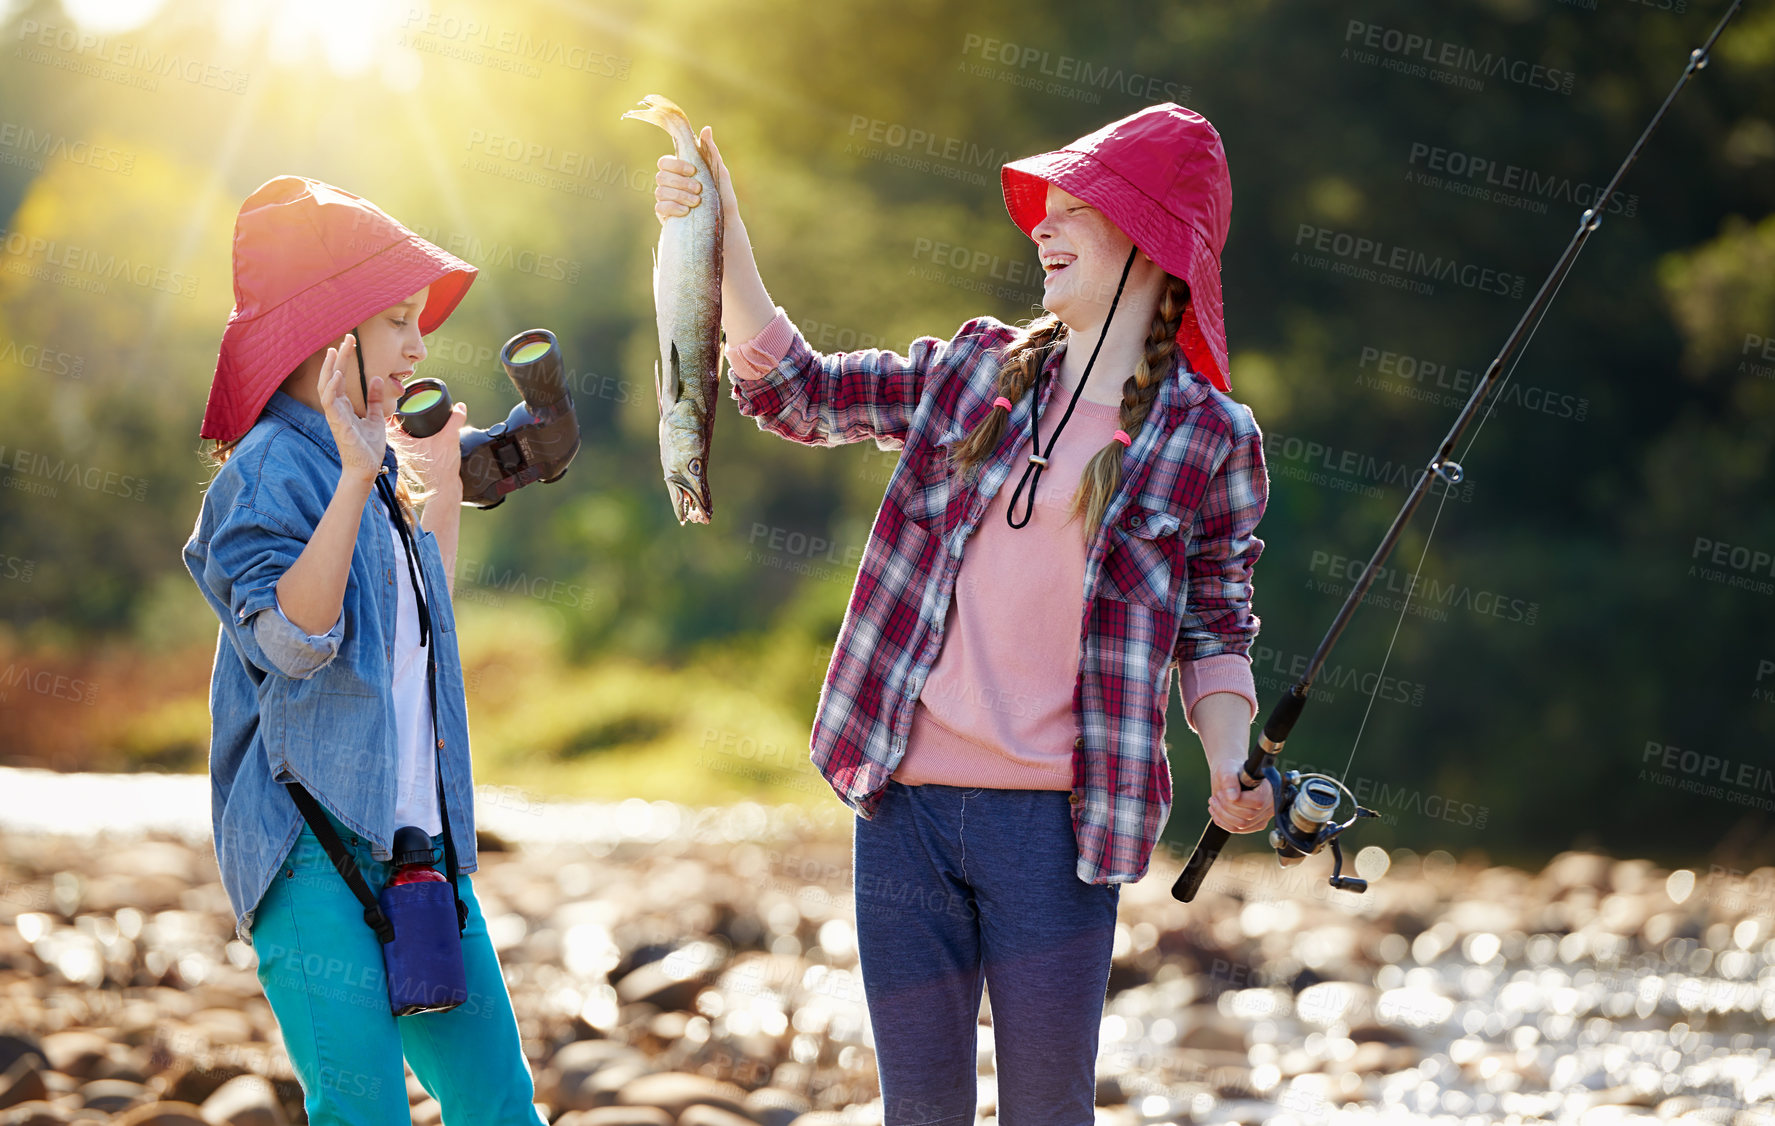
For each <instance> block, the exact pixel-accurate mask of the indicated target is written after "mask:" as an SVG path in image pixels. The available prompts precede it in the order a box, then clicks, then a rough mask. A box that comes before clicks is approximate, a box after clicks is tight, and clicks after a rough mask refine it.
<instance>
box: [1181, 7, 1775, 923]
mask: <svg viewBox="0 0 1775 1126" xmlns="http://www.w3.org/2000/svg"><path fill="white" fill-rule="evenodd" d="M1743 3H1744V0H1733V3H1732V6H1731V7H1730V8H1728V9H1727V10H1726V14H1725V16H1724V17H1723V18H1722V19H1721V20H1720V22H1719V25H1718V26H1717V27H1715V28H1714V29H1713V34H1712V35H1709V36H1708V37H1707V42H1705V43H1703V44H1702V45H1701V46H1700V47H1697V48H1696V49H1695V50H1693V51H1690V52H1689V63H1688V65H1687V66H1685V67H1684V68H1683V72H1682V75H1681V76H1680V77H1679V78H1677V80H1676V85H1675V86H1673V87H1671V90H1670V93H1669V94H1668V95H1666V96H1665V98H1664V104H1663V105H1661V106H1659V107H1658V112H1657V113H1655V114H1653V115H1652V120H1651V122H1650V123H1649V124H1648V125H1647V126H1646V127H1645V131H1644V132H1642V133H1641V134H1640V135H1639V140H1637V141H1635V142H1634V144H1633V149H1632V151H1630V152H1629V153H1628V154H1627V159H1626V160H1623V161H1622V162H1621V167H1620V168H1618V169H1616V170H1615V175H1614V177H1613V178H1612V179H1610V180H1609V183H1608V186H1607V187H1606V188H1604V189H1603V190H1602V194H1601V195H1599V196H1597V198H1596V202H1595V205H1594V206H1592V207H1591V208H1589V209H1588V210H1586V211H1585V212H1584V214H1583V215H1581V216H1579V217H1578V229H1577V230H1576V231H1575V232H1574V233H1573V234H1572V239H1571V242H1570V243H1568V244H1567V245H1566V248H1565V253H1564V254H1562V255H1560V258H1559V261H1558V262H1557V263H1555V264H1554V266H1553V272H1552V273H1550V274H1548V275H1547V280H1546V281H1544V282H1542V283H1541V288H1540V291H1539V292H1538V293H1536V294H1535V299H1534V300H1533V301H1531V302H1530V303H1529V307H1528V308H1527V309H1526V310H1524V312H1523V314H1522V317H1521V319H1520V320H1518V321H1517V322H1516V328H1515V329H1514V330H1512V331H1511V333H1510V337H1509V339H1507V340H1505V341H1504V347H1503V349H1502V350H1501V351H1499V352H1498V355H1497V358H1496V359H1494V360H1492V362H1491V366H1490V367H1488V368H1486V369H1485V378H1484V379H1482V380H1480V381H1479V386H1477V387H1475V388H1474V389H1473V394H1472V395H1471V396H1470V397H1469V398H1468V399H1467V405H1466V406H1464V407H1462V408H1461V413H1460V415H1459V416H1458V417H1456V419H1455V421H1454V426H1453V427H1451V428H1450V429H1449V432H1448V435H1447V437H1445V438H1443V439H1442V445H1441V446H1439V447H1438V448H1437V450H1436V456H1435V457H1432V458H1431V459H1430V463H1429V465H1427V466H1426V467H1425V468H1424V471H1423V472H1422V473H1421V474H1419V475H1418V479H1417V482H1416V484H1414V485H1413V486H1412V490H1411V495H1410V496H1408V497H1406V498H1405V507H1403V508H1401V509H1400V510H1399V515H1398V516H1396V517H1394V518H1393V524H1392V527H1390V528H1388V529H1387V534H1386V536H1385V537H1383V538H1382V539H1381V543H1380V546H1379V547H1377V548H1376V549H1375V552H1374V556H1373V557H1372V558H1371V559H1369V561H1368V566H1367V567H1365V568H1363V571H1362V576H1361V578H1359V579H1358V580H1357V581H1356V585H1355V587H1354V588H1353V589H1352V590H1351V591H1350V593H1349V596H1348V597H1346V598H1345V599H1344V604H1343V607H1342V608H1341V609H1340V610H1338V612H1337V617H1336V618H1335V619H1333V620H1332V623H1331V628H1330V629H1329V630H1328V631H1327V632H1326V634H1325V639H1324V640H1323V641H1321V642H1319V648H1318V649H1316V650H1314V652H1313V659H1312V660H1311V661H1310V662H1308V664H1307V668H1306V671H1305V672H1303V673H1302V674H1301V677H1300V679H1299V680H1297V681H1295V682H1294V684H1293V685H1292V686H1291V687H1290V688H1289V689H1288V691H1287V693H1286V694H1285V695H1284V696H1283V697H1282V698H1281V699H1280V700H1278V701H1277V702H1276V704H1275V706H1274V707H1272V708H1271V709H1270V713H1269V715H1268V716H1266V717H1265V719H1264V724H1263V729H1262V733H1261V734H1260V735H1259V736H1258V738H1257V742H1256V743H1254V744H1253V745H1252V747H1251V754H1250V756H1249V757H1248V758H1246V760H1245V765H1244V767H1242V768H1241V770H1240V772H1239V788H1240V789H1242V790H1255V789H1256V788H1257V787H1259V786H1261V785H1263V783H1264V781H1265V780H1266V779H1267V780H1268V781H1269V783H1270V785H1271V787H1272V788H1273V790H1274V792H1275V801H1276V813H1275V817H1276V824H1275V827H1274V828H1273V829H1271V830H1270V839H1269V843H1270V847H1271V848H1273V849H1275V851H1276V860H1277V861H1278V863H1280V864H1281V865H1282V867H1284V868H1288V867H1292V866H1294V865H1296V864H1299V863H1300V862H1301V861H1302V860H1305V859H1306V858H1307V857H1309V856H1311V855H1313V854H1314V853H1317V852H1319V851H1320V850H1321V849H1323V848H1325V847H1326V846H1327V845H1330V846H1331V860H1332V868H1331V886H1332V887H1334V888H1337V889H1339V890H1342V891H1358V892H1359V891H1365V890H1367V888H1368V882H1367V881H1366V880H1362V879H1359V878H1357V877H1355V876H1346V875H1344V874H1343V850H1342V849H1341V848H1340V847H1339V846H1338V837H1339V836H1340V835H1341V834H1342V833H1343V832H1344V830H1346V829H1348V828H1349V827H1350V826H1352V825H1354V824H1355V823H1356V822H1357V820H1359V819H1360V818H1363V817H1373V816H1375V814H1374V812H1373V811H1372V810H1367V809H1363V808H1362V807H1361V806H1359V805H1357V804H1356V799H1355V797H1354V795H1351V794H1350V792H1349V790H1348V788H1346V787H1345V786H1344V784H1343V783H1342V782H1340V781H1338V780H1337V779H1335V778H1332V777H1331V776H1330V775H1326V774H1308V775H1306V776H1304V777H1302V776H1301V774H1300V772H1299V771H1294V770H1291V771H1289V772H1288V773H1287V774H1281V773H1279V772H1278V771H1277V770H1276V757H1277V756H1278V755H1280V754H1281V753H1282V745H1283V743H1284V742H1286V741H1287V739H1288V735H1289V733H1290V732H1291V731H1293V730H1294V724H1295V721H1296V720H1298V719H1300V714H1301V711H1302V710H1303V709H1305V707H1306V705H1307V695H1308V693H1309V692H1311V690H1312V687H1313V678H1314V677H1316V676H1318V675H1319V669H1320V668H1321V667H1322V666H1323V665H1324V664H1325V658H1326V657H1327V656H1329V655H1330V653H1331V647H1332V646H1333V645H1335V644H1337V639H1338V637H1339V636H1340V635H1341V634H1342V633H1343V631H1344V627H1345V626H1347V625H1348V624H1349V622H1350V618H1351V617H1352V616H1353V615H1354V614H1355V613H1356V607H1357V606H1359V605H1361V603H1362V599H1363V597H1364V596H1365V595H1367V593H1368V588H1369V586H1370V585H1371V584H1372V583H1373V582H1374V577H1375V575H1376V573H1377V572H1378V571H1379V570H1380V566H1381V564H1382V563H1383V562H1385V560H1386V558H1387V556H1388V555H1389V554H1391V553H1392V551H1393V546H1394V545H1395V544H1396V543H1398V542H1399V535H1400V533H1401V532H1403V531H1404V530H1405V525H1406V524H1407V522H1409V521H1410V520H1411V516H1412V513H1414V512H1416V511H1417V507H1418V504H1419V503H1420V502H1421V501H1422V500H1423V499H1424V495H1425V494H1426V493H1427V492H1428V491H1429V488H1430V484H1431V482H1432V480H1435V479H1440V480H1442V481H1445V482H1447V483H1448V484H1449V485H1456V484H1459V483H1460V481H1461V478H1462V476H1463V475H1464V474H1463V470H1462V469H1461V466H1460V463H1459V462H1457V461H1455V460H1454V459H1453V456H1452V455H1453V454H1454V448H1455V443H1456V442H1458V441H1460V438H1461V435H1462V434H1463V433H1464V432H1465V431H1466V429H1467V424H1468V423H1470V422H1472V421H1473V416H1474V414H1476V413H1477V412H1478V410H1479V404H1480V403H1482V402H1483V401H1484V400H1485V397H1486V394H1487V393H1488V392H1490V391H1491V389H1492V385H1493V384H1494V383H1496V382H1497V379H1498V376H1499V375H1500V374H1501V373H1502V372H1503V370H1504V365H1505V364H1506V363H1508V362H1509V360H1510V358H1511V356H1513V355H1514V354H1515V353H1516V351H1517V349H1518V348H1519V347H1521V346H1523V344H1524V343H1525V341H1526V339H1527V337H1529V336H1532V335H1533V332H1534V326H1537V325H1538V324H1539V323H1540V317H1541V316H1542V315H1544V313H1545V312H1546V309H1547V306H1548V305H1549V304H1551V303H1552V301H1553V295H1554V294H1555V293H1557V292H1558V290H1559V287H1560V285H1561V284H1562V283H1563V282H1564V281H1565V276H1566V273H1567V272H1568V271H1569V270H1570V269H1571V267H1572V263H1573V262H1574V261H1576V260H1577V257H1578V252H1579V251H1580V250H1582V249H1583V247H1584V242H1585V240H1586V239H1588V238H1589V237H1590V235H1591V233H1592V232H1593V231H1595V230H1596V228H1597V227H1598V226H1600V225H1601V224H1602V211H1603V209H1604V208H1605V207H1607V206H1608V202H1609V199H1610V198H1611V197H1612V196H1613V195H1614V193H1615V187H1616V185H1618V184H1619V183H1620V182H1621V180H1622V178H1623V177H1624V176H1626V175H1627V171H1628V169H1630V168H1632V167H1633V164H1634V161H1636V160H1638V159H1639V152H1640V149H1642V148H1644V147H1645V143H1646V140H1647V139H1648V138H1650V137H1651V135H1652V131H1653V130H1654V129H1656V128H1658V123H1659V122H1661V121H1663V120H1664V114H1665V112H1666V111H1667V110H1669V109H1670V105H1671V103H1672V102H1674V101H1676V96H1677V95H1678V94H1679V93H1681V92H1682V89H1683V87H1684V86H1686V85H1687V84H1688V81H1689V78H1690V77H1691V76H1692V75H1693V74H1694V73H1695V72H1696V71H1698V70H1700V69H1701V68H1702V67H1705V66H1706V65H1707V56H1708V53H1709V52H1710V51H1712V50H1713V45H1714V42H1715V41H1716V40H1718V39H1719V37H1720V33H1721V32H1723V31H1725V30H1726V24H1728V23H1730V22H1731V20H1732V17H1733V16H1735V15H1737V14H1738V9H1739V7H1740V6H1741V5H1742V4H1743ZM1346 796H1348V797H1349V798H1350V804H1351V806H1352V807H1354V809H1355V812H1354V813H1352V814H1351V815H1350V816H1349V817H1348V818H1347V819H1345V820H1343V821H1337V820H1335V817H1336V814H1337V810H1338V808H1339V806H1340V805H1341V804H1342V799H1343V798H1344V797H1346ZM1230 836H1231V834H1230V833H1228V832H1227V831H1226V830H1225V829H1222V828H1221V827H1220V826H1219V825H1216V824H1214V823H1213V822H1212V821H1210V822H1209V823H1208V826H1207V828H1205V829H1203V830H1202V838H1201V840H1199V841H1197V842H1196V848H1195V851H1194V852H1193V853H1191V854H1190V858H1189V863H1187V864H1185V865H1184V868H1183V872H1182V874H1180V875H1179V876H1178V877H1177V882H1176V883H1175V884H1173V885H1172V887H1171V894H1172V895H1174V896H1176V897H1177V898H1178V899H1180V900H1182V901H1183V902H1185V903H1188V902H1190V901H1191V900H1193V899H1195V897H1196V892H1197V891H1199V890H1200V889H1201V887H1202V880H1203V878H1204V877H1206V876H1207V875H1208V869H1209V867H1210V866H1211V865H1213V863H1214V861H1215V860H1216V859H1217V858H1218V857H1219V856H1220V850H1221V849H1222V848H1223V847H1225V845H1226V842H1227V840H1228V839H1229V838H1230Z"/></svg>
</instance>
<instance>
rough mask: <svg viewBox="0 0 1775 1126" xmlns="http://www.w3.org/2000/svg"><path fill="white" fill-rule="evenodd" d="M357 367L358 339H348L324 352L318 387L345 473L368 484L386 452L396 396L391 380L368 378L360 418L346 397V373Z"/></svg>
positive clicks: (349, 337)
mask: <svg viewBox="0 0 1775 1126" xmlns="http://www.w3.org/2000/svg"><path fill="white" fill-rule="evenodd" d="M356 363H357V337H356V336H351V335H347V336H346V338H345V340H344V342H343V343H342V344H341V345H340V346H339V347H338V348H328V349H327V358H326V360H325V361H324V362H323V363H322V364H321V366H320V378H319V381H318V387H319V390H320V401H321V406H322V407H324V408H325V409H326V412H327V426H328V427H330V428H331V429H332V431H333V443H334V444H335V445H336V446H338V447H339V463H340V465H341V467H342V468H343V471H344V473H345V474H346V475H348V476H355V477H359V478H362V479H364V480H366V481H367V480H370V479H371V478H374V477H375V476H376V473H377V471H378V470H380V469H381V468H382V457H383V454H384V453H385V452H386V451H387V450H388V416H389V415H390V414H392V413H393V412H394V404H395V398H396V394H395V389H394V387H393V386H392V384H393V381H392V380H389V379H385V378H383V377H382V376H380V375H377V376H371V377H370V380H369V388H368V391H369V402H368V403H367V404H366V409H365V412H364V413H363V414H359V413H358V411H357V408H356V407H355V406H353V405H352V402H351V398H350V397H349V396H348V395H346V393H345V369H346V367H347V366H356Z"/></svg>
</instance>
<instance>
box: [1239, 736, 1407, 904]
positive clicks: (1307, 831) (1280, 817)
mask: <svg viewBox="0 0 1775 1126" xmlns="http://www.w3.org/2000/svg"><path fill="white" fill-rule="evenodd" d="M1263 775H1264V777H1265V778H1268V779H1269V780H1270V789H1271V791H1272V792H1274V794H1275V795H1276V824H1275V827H1274V828H1272V829H1271V830H1270V847H1271V848H1273V849H1275V850H1276V862H1277V863H1278V864H1280V865H1281V866H1282V867H1284V868H1292V867H1294V866H1295V865H1296V864H1299V863H1300V862H1301V861H1303V860H1305V859H1306V858H1307V857H1309V856H1312V855H1313V854H1314V853H1316V852H1318V851H1319V850H1321V849H1323V848H1324V847H1325V846H1327V845H1330V846H1331V886H1332V887H1334V888H1336V889H1338V890H1339V891H1356V892H1361V891H1367V890H1368V881H1367V880H1364V879H1361V878H1359V877H1356V876H1346V875H1344V874H1343V871H1344V853H1343V849H1342V848H1340V847H1339V846H1338V843H1337V838H1338V837H1339V836H1341V835H1342V834H1343V832H1344V830H1345V829H1348V828H1349V827H1350V826H1352V825H1354V824H1355V823H1356V822H1357V821H1359V820H1361V819H1362V818H1364V817H1376V816H1379V815H1378V814H1376V813H1375V812H1374V810H1372V809H1364V808H1363V807H1362V806H1360V805H1357V804H1356V795H1354V794H1352V793H1350V791H1349V788H1348V787H1346V786H1345V785H1344V784H1343V783H1342V782H1339V781H1338V780H1337V779H1335V778H1333V777H1331V776H1330V775H1329V774H1306V775H1303V774H1301V772H1300V771H1298V770H1290V771H1289V772H1288V773H1286V774H1282V773H1279V772H1278V771H1277V770H1276V768H1275V766H1273V765H1270V766H1265V767H1264V769H1263ZM1345 797H1348V798H1349V799H1350V804H1351V805H1352V806H1354V807H1355V810H1356V812H1354V813H1352V814H1351V815H1350V816H1349V818H1348V819H1347V820H1344V821H1336V820H1334V818H1335V816H1336V814H1337V810H1338V806H1340V805H1341V804H1342V803H1343V799H1344V798H1345Z"/></svg>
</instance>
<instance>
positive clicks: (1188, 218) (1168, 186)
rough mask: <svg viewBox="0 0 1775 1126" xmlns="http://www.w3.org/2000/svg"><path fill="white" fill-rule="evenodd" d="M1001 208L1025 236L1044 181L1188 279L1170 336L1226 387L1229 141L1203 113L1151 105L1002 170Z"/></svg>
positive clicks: (1039, 208)
mask: <svg viewBox="0 0 1775 1126" xmlns="http://www.w3.org/2000/svg"><path fill="white" fill-rule="evenodd" d="M1000 179H1001V180H1002V182H1003V185H1004V192H1005V208H1006V210H1008V211H1010V213H1011V219H1012V221H1014V222H1015V223H1016V224H1017V226H1019V227H1021V228H1022V229H1023V233H1024V234H1028V233H1029V232H1030V230H1031V229H1032V228H1034V226H1035V225H1036V224H1037V223H1039V222H1041V221H1042V217H1043V216H1045V215H1046V214H1047V213H1048V203H1047V196H1048V185H1049V184H1055V185H1058V186H1059V187H1060V188H1062V189H1064V190H1065V191H1068V192H1071V193H1072V194H1073V195H1075V196H1078V197H1079V198H1080V199H1082V200H1084V201H1085V202H1086V203H1089V204H1090V205H1091V206H1093V207H1095V208H1097V210H1099V211H1101V212H1103V214H1104V215H1105V216H1106V217H1107V218H1108V219H1109V221H1110V222H1112V223H1114V224H1115V225H1116V228H1117V229H1118V230H1120V231H1121V232H1122V233H1123V234H1125V235H1127V236H1128V237H1129V238H1130V239H1133V240H1134V245H1135V246H1138V247H1139V248H1140V249H1141V250H1143V251H1145V252H1146V255H1147V256H1148V257H1149V258H1151V259H1152V260H1153V261H1154V262H1157V263H1158V264H1159V267H1160V268H1161V269H1163V270H1164V271H1165V272H1166V273H1168V274H1172V275H1175V276H1176V277H1180V278H1182V279H1183V280H1184V281H1186V282H1188V283H1189V288H1190V300H1189V305H1188V306H1186V307H1185V309H1184V312H1183V325H1182V327H1181V328H1179V329H1178V330H1177V343H1178V346H1179V347H1181V348H1182V349H1183V354H1184V356H1185V357H1186V358H1188V360H1189V362H1190V367H1191V368H1193V369H1194V370H1196V371H1198V372H1200V373H1201V374H1202V375H1203V376H1205V377H1206V378H1207V379H1208V382H1210V383H1212V384H1213V385H1214V386H1216V387H1218V388H1220V390H1222V391H1228V390H1231V389H1232V383H1231V380H1230V379H1229V377H1228V370H1227V356H1226V316H1225V313H1224V312H1223V310H1222V308H1221V296H1220V251H1221V248H1222V247H1224V246H1225V245H1226V232H1227V224H1228V223H1229V222H1230V220H1231V218H1232V209H1233V189H1232V180H1231V178H1230V176H1229V175H1228V172H1227V164H1226V149H1225V148H1224V147H1222V145H1221V143H1220V134H1219V133H1217V132H1215V130H1214V126H1212V125H1210V124H1209V123H1208V119H1207V118H1205V117H1203V116H1202V115H1201V114H1199V113H1196V112H1195V111H1194V110H1188V109H1184V108H1183V107H1182V106H1180V105H1177V104H1176V103H1174V102H1166V103H1165V104H1164V105H1159V106H1149V107H1147V108H1146V109H1143V110H1141V111H1140V112H1138V113H1133V114H1129V115H1128V116H1127V117H1124V118H1122V119H1121V120H1120V121H1114V122H1111V123H1110V124H1108V125H1105V126H1104V127H1103V128H1101V129H1099V130H1097V131H1096V132H1094V133H1087V134H1086V135H1085V136H1083V137H1080V138H1079V139H1078V140H1076V141H1074V142H1073V143H1072V144H1070V145H1067V146H1066V147H1065V148H1063V149H1059V150H1057V151H1055V152H1047V153H1042V154H1041V155H1040V156H1031V157H1025V158H1024V159H1022V160H1014V161H1012V162H1011V163H1009V164H1007V165H1005V166H1004V168H1003V169H1002V170H1001V172H1000Z"/></svg>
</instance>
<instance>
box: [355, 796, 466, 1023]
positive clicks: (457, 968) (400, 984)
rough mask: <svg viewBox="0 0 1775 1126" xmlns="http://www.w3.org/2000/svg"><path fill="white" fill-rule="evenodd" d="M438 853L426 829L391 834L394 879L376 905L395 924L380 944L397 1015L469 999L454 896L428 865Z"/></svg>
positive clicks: (438, 1009) (434, 1009)
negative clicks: (390, 936)
mask: <svg viewBox="0 0 1775 1126" xmlns="http://www.w3.org/2000/svg"><path fill="white" fill-rule="evenodd" d="M435 858H436V852H435V850H434V849H433V848H432V847H431V838H430V837H429V836H427V835H426V833H425V830H423V829H420V828H418V827H417V826H413V825H403V826H401V827H400V828H399V829H397V830H395V834H394V864H395V872H394V876H393V878H391V879H390V880H389V881H388V886H387V887H385V888H383V889H382V894H381V895H379V896H378V897H377V901H378V902H379V903H380V904H381V906H382V913H383V914H384V915H387V916H388V921H389V922H390V923H392V924H393V925H394V941H393V942H388V943H384V944H383V946H382V961H383V966H384V968H385V969H386V970H387V971H388V1003H389V1008H390V1009H391V1010H392V1011H393V1012H394V1015H395V1016H397V1017H401V1016H408V1015H410V1014H413V1013H441V1012H446V1011H448V1010H450V1009H454V1008H455V1007H456V1006H458V1005H460V1004H462V1003H463V1002H464V1001H466V1000H468V983H467V980H466V975H465V974H464V972H463V967H462V934H461V932H460V930H459V929H458V927H457V921H456V894H455V891H454V889H453V888H451V886H450V881H449V880H448V879H447V878H445V876H444V874H443V873H442V872H439V871H438V870H437V869H436V868H433V867H432V863H433V861H434V859H435Z"/></svg>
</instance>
